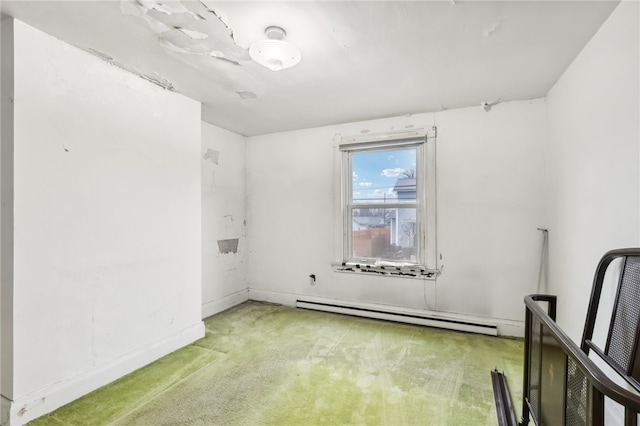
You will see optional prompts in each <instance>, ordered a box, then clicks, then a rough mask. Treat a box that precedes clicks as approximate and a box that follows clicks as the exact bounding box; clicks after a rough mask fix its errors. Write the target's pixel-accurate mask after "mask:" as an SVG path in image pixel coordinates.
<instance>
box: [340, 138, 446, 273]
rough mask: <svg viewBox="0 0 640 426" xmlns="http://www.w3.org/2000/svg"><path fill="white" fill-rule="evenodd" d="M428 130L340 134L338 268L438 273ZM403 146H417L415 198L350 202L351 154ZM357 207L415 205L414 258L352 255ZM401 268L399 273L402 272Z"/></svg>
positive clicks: (432, 156)
mask: <svg viewBox="0 0 640 426" xmlns="http://www.w3.org/2000/svg"><path fill="white" fill-rule="evenodd" d="M430 130H431V131H430V132H427V131H425V130H423V129H418V130H416V131H413V132H411V133H403V134H384V135H373V136H369V137H368V138H367V139H365V140H363V138H361V137H351V138H341V139H340V142H341V143H340V144H339V146H338V152H339V155H340V180H339V181H340V188H339V191H340V194H341V196H340V241H339V247H340V256H339V258H340V259H339V261H338V262H336V263H335V264H334V266H337V268H336V270H338V271H349V272H361V271H364V272H377V273H380V274H382V275H400V276H406V277H419V278H432V277H433V278H435V277H436V276H437V275H438V274H439V271H438V265H437V258H436V256H437V255H436V253H437V248H436V241H437V240H436V168H435V154H436V152H435V142H436V139H435V135H436V129H435V127H434V128H432V129H430ZM402 148H415V149H416V176H417V177H418V181H416V201H415V202H394V203H353V202H352V194H353V178H352V176H353V170H352V160H351V159H352V156H353V154H357V153H364V152H378V151H384V150H394V149H402ZM357 208H385V209H389V208H398V209H400V208H415V209H416V219H417V220H416V261H415V263H414V262H406V261H403V262H401V263H399V264H395V263H393V262H387V261H383V260H377V259H367V258H352V257H351V254H352V253H353V252H352V226H353V222H352V210H353V209H357ZM401 272H402V273H401Z"/></svg>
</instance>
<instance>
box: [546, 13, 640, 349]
mask: <svg viewBox="0 0 640 426" xmlns="http://www.w3.org/2000/svg"><path fill="white" fill-rule="evenodd" d="M638 16H639V11H638V3H637V2H632V1H626V2H622V3H621V4H620V5H619V6H618V7H617V8H616V9H615V10H614V12H613V13H612V14H611V16H610V17H609V19H608V20H607V21H606V22H605V23H604V24H603V25H602V27H601V28H600V30H599V31H598V33H596V35H595V36H594V37H593V39H592V40H591V41H590V42H589V43H588V44H587V46H586V47H585V48H584V49H583V51H582V52H581V53H580V55H579V56H578V57H577V58H576V59H575V61H574V62H573V63H572V65H571V66H570V67H569V68H568V69H567V71H566V72H565V73H564V75H563V76H562V77H561V78H560V80H559V81H558V82H557V83H556V85H555V86H554V87H553V88H552V89H551V91H550V92H549V94H548V96H547V123H548V136H547V138H546V142H547V143H546V144H545V150H546V152H545V159H546V164H545V194H546V196H545V204H546V206H547V212H546V217H547V219H546V223H547V225H546V226H547V227H548V228H549V253H550V264H549V284H550V287H549V292H550V293H551V294H557V295H558V322H559V324H560V326H561V327H563V328H564V329H565V331H567V332H568V333H569V335H570V336H571V337H572V338H574V339H576V340H579V339H580V337H581V335H582V327H583V325H584V319H585V315H586V309H587V304H588V301H589V294H590V289H591V284H592V280H593V274H594V271H595V267H596V265H597V263H598V260H599V259H600V257H601V256H602V255H603V254H604V253H605V252H606V251H608V250H610V249H614V248H622V247H629V246H638V244H640V241H639V234H640V226H639V221H640V211H639V197H640V181H639V179H640V175H639V167H640V166H639V165H640V156H639V155H640V152H639V147H638V144H639V142H640V133H639V131H638V121H639V120H638V118H639V114H640V111H639V109H638V105H639V102H640V99H639V97H638V90H639V86H638V81H639V79H640V78H639V75H640V70H639V69H638V62H639V58H638V50H639V42H638V40H639V34H638Z"/></svg>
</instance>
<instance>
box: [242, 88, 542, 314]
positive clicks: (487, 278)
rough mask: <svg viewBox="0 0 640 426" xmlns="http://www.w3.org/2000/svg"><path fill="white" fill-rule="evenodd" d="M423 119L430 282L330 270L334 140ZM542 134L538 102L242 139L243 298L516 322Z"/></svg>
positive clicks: (532, 273)
mask: <svg viewBox="0 0 640 426" xmlns="http://www.w3.org/2000/svg"><path fill="white" fill-rule="evenodd" d="M434 120H435V123H436V124H437V127H438V139H437V176H438V185H437V186H438V188H437V191H438V200H437V201H438V205H437V208H438V235H437V240H438V253H441V254H442V256H443V260H442V264H443V265H444V270H443V273H442V275H441V277H440V278H439V279H438V280H437V282H434V281H430V280H429V281H423V280H416V279H407V278H391V277H379V276H370V275H366V276H364V275H357V274H354V275H350V274H346V273H337V272H333V270H332V268H331V262H332V260H334V236H335V232H336V230H335V229H334V221H333V217H334V209H335V208H337V207H336V205H335V197H336V196H339V195H337V194H336V193H335V192H336V191H334V174H333V171H334V168H335V156H334V150H335V148H334V146H335V145H336V142H335V141H334V137H335V135H336V134H341V135H343V136H350V135H360V134H361V131H363V130H368V131H369V132H370V133H376V132H384V131H390V130H401V129H405V128H408V127H411V126H414V127H416V128H417V127H427V128H430V127H431V126H432V125H433V124H434ZM543 126H544V101H543V100H535V101H523V102H511V103H504V104H500V105H497V106H495V107H494V108H493V109H492V110H491V111H490V112H485V111H484V110H482V109H481V108H480V107H473V108H466V109H460V110H452V111H444V112H442V113H437V114H436V115H435V117H434V115H433V114H419V115H413V116H407V117H397V118H389V119H383V120H374V121H369V122H362V123H351V124H344V125H339V126H331V127H323V128H317V129H307V130H302V131H295V132H288V133H278V134H272V135H265V136H257V137H251V138H249V139H248V147H247V196H248V207H247V224H248V230H247V232H248V235H249V258H248V262H249V264H250V268H249V270H248V283H249V286H250V288H251V296H252V298H253V297H254V295H255V297H258V298H264V299H267V300H283V299H286V295H307V296H317V297H326V298H332V299H340V300H343V301H351V302H366V303H377V304H385V305H393V306H399V307H403V308H412V309H423V310H430V309H434V310H438V311H446V312H452V313H459V314H467V315H474V316H479V317H485V318H494V319H495V318H499V319H500V318H502V319H508V320H516V321H520V320H522V318H523V304H522V299H523V297H524V296H525V295H526V294H529V293H533V292H534V291H535V287H536V283H537V272H538V262H539V255H540V243H541V239H540V234H539V231H537V230H536V227H538V226H540V224H541V221H542V206H541V198H542V184H541V183H542V173H541V170H542V150H541V146H542V145H541V142H542V138H543V136H544V127H543ZM309 274H316V276H317V277H318V280H317V283H316V285H315V286H311V285H310V280H309V278H308V276H309ZM289 299H291V297H289Z"/></svg>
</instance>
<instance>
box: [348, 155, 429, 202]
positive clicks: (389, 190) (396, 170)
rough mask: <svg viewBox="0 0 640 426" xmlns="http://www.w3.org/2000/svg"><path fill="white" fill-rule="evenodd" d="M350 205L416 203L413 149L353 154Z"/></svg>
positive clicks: (414, 156)
mask: <svg viewBox="0 0 640 426" xmlns="http://www.w3.org/2000/svg"><path fill="white" fill-rule="evenodd" d="M351 167H352V172H353V176H352V179H353V184H352V192H351V202H352V203H358V204H361V203H389V204H395V203H397V202H404V203H406V202H415V201H416V177H417V176H416V148H403V149H394V150H384V151H373V152H355V153H353V154H352V157H351Z"/></svg>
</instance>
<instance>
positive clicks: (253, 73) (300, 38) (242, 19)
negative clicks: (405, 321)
mask: <svg viewBox="0 0 640 426" xmlns="http://www.w3.org/2000/svg"><path fill="white" fill-rule="evenodd" d="M617 3H618V0H612V1H609V0H604V1H600V0H576V1H462V0H449V1H392V0H389V1H384V0H383V1H277V2H272V1H250V0H247V1H226V0H220V1H218V0H216V1H214V0H188V1H187V0H184V1H177V0H166V1H160V0H129V1H126V0H123V1H95V2H94V1H73V0H66V1H24V0H2V1H1V2H0V6H1V7H2V12H3V13H5V14H8V15H10V16H14V17H16V18H17V19H20V20H22V21H24V22H26V23H27V24H29V25H31V26H33V27H35V28H38V29H40V30H42V31H44V32H47V33H49V34H51V35H53V36H54V37H57V38H59V39H61V40H64V41H66V42H68V43H70V44H72V45H75V46H83V47H84V48H85V50H88V49H89V48H90V49H92V51H93V52H92V53H93V54H95V55H97V56H99V57H101V59H103V60H105V61H107V62H110V63H112V64H113V65H115V66H119V67H121V68H123V69H126V70H129V71H131V72H134V73H136V74H137V75H140V76H141V77H142V78H147V79H150V80H151V81H154V83H155V84H159V85H161V86H163V87H165V88H167V89H168V90H175V91H177V92H180V93H181V94H183V95H185V96H189V97H191V98H193V99H196V100H198V101H200V102H201V103H202V119H203V120H205V121H208V122H210V123H212V124H215V125H217V126H220V127H223V128H225V129H228V130H231V131H234V132H236V133H239V134H242V135H246V136H252V135H259V134H266V133H273V132H281V131H288V130H295V129H304V128H312V127H319V126H325V125H331V124H337V123H345V122H356V121H362V120H369V119H373V118H380V117H393V116H403V115H406V114H411V113H420V112H437V111H442V110H444V109H454V108H461V107H469V106H478V105H483V107H484V105H485V104H486V106H487V107H489V108H490V106H491V105H492V104H493V102H491V101H493V100H497V99H499V100H500V101H501V102H508V101H513V100H524V99H534V98H539V97H543V96H545V95H546V93H547V92H548V91H549V89H550V88H551V87H552V86H553V84H554V83H555V82H556V81H557V80H558V78H560V76H561V75H562V74H563V72H564V71H565V70H566V69H567V67H568V66H569V65H570V63H571V62H572V61H573V59H574V58H575V57H576V56H577V55H578V53H579V52H580V51H581V50H582V49H583V48H584V46H585V45H586V43H587V42H588V41H589V40H590V39H591V38H592V37H593V35H594V34H595V33H596V32H597V30H598V29H599V28H600V26H601V25H602V23H603V22H604V21H605V20H606V19H607V17H608V16H609V15H610V14H611V12H612V11H613V10H614V9H615V7H616V6H617ZM97 18H99V19H97ZM272 25H276V26H279V27H282V28H284V29H285V31H286V32H287V41H288V42H290V43H292V44H294V45H295V46H296V47H297V48H298V49H300V51H301V53H302V55H303V58H304V59H303V60H302V61H301V62H300V63H299V64H298V65H297V66H295V67H293V68H290V69H287V70H283V71H279V72H277V73H274V72H272V71H270V70H268V69H266V68H264V67H262V66H260V65H259V64H257V63H255V62H253V61H251V60H250V57H249V55H248V47H249V46H250V45H251V44H252V43H254V42H256V41H258V40H260V39H263V38H264V37H265V34H264V30H265V28H266V27H268V26H272ZM89 51H91V50H89ZM250 94H254V95H255V97H253V96H251V95H250Z"/></svg>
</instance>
